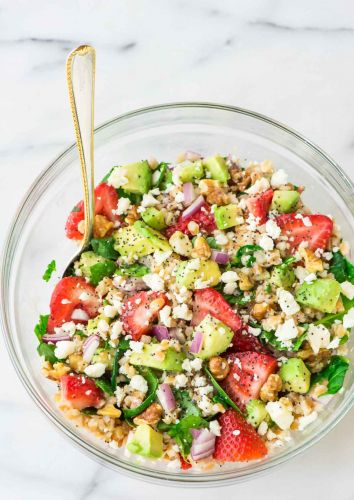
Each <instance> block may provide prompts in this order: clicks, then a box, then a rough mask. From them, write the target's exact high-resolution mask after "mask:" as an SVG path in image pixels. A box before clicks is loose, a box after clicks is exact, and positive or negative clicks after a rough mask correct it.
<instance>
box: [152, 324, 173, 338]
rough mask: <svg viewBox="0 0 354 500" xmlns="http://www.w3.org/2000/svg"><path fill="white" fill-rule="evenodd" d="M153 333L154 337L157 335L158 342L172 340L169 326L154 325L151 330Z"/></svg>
mask: <svg viewBox="0 0 354 500" xmlns="http://www.w3.org/2000/svg"><path fill="white" fill-rule="evenodd" d="M151 333H152V334H153V335H155V337H156V338H157V340H158V341H160V342H161V340H165V339H167V340H168V339H169V338H170V334H169V331H168V328H167V326H163V325H154V326H153V327H152V328H151Z"/></svg>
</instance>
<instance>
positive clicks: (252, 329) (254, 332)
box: [248, 326, 262, 337]
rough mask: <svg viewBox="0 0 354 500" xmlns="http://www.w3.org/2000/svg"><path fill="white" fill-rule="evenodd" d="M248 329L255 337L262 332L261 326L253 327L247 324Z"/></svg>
mask: <svg viewBox="0 0 354 500" xmlns="http://www.w3.org/2000/svg"><path fill="white" fill-rule="evenodd" d="M248 331H249V332H250V333H251V334H252V335H254V336H255V337H257V336H258V335H260V334H261V333H262V329H261V328H254V327H253V326H249V327H248Z"/></svg>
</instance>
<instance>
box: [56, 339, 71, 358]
mask: <svg viewBox="0 0 354 500" xmlns="http://www.w3.org/2000/svg"><path fill="white" fill-rule="evenodd" d="M74 351H75V342H73V341H72V340H61V341H60V342H57V343H56V346H55V349H54V355H55V357H56V358H58V359H65V358H67V357H68V356H70V354H72V353H73V352H74Z"/></svg>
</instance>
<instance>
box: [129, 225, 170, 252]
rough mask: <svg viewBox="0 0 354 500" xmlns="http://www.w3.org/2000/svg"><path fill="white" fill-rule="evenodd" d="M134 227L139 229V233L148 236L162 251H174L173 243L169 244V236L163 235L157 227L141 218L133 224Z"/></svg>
mask: <svg viewBox="0 0 354 500" xmlns="http://www.w3.org/2000/svg"><path fill="white" fill-rule="evenodd" d="M133 227H134V229H136V230H137V231H138V233H139V234H140V235H141V236H143V237H144V238H146V239H147V240H148V241H149V242H150V243H151V244H152V245H153V246H154V248H155V250H158V251H160V252H169V251H172V248H171V245H170V244H169V242H168V240H167V238H166V237H165V236H163V235H162V234H161V233H160V232H159V231H157V230H156V229H152V228H151V227H149V226H148V225H147V224H145V222H143V221H141V220H137V221H136V222H134V224H133Z"/></svg>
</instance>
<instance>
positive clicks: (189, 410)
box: [174, 389, 201, 417]
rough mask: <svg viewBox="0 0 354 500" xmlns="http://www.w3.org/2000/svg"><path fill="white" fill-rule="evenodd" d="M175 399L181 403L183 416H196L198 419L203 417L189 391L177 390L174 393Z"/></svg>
mask: <svg viewBox="0 0 354 500" xmlns="http://www.w3.org/2000/svg"><path fill="white" fill-rule="evenodd" d="M174 395H175V398H176V400H177V402H178V403H179V406H180V408H181V409H182V412H183V416H184V417H188V416H189V415H196V416H198V417H200V416H201V411H200V410H199V408H198V407H197V406H196V405H195V403H194V402H193V401H192V399H191V397H190V395H189V394H188V391H181V390H180V389H176V390H175V391H174Z"/></svg>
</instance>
